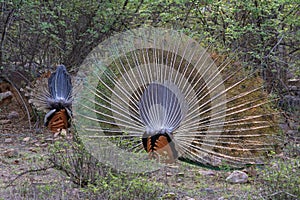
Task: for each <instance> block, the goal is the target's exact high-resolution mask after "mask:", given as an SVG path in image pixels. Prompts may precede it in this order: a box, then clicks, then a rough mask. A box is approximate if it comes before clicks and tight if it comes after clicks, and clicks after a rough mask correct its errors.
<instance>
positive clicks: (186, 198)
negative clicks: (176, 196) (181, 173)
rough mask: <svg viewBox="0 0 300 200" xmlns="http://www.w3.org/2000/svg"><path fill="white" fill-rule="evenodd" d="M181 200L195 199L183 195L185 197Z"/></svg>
mask: <svg viewBox="0 0 300 200" xmlns="http://www.w3.org/2000/svg"><path fill="white" fill-rule="evenodd" d="M183 200H195V199H194V198H192V197H189V196H185V197H183Z"/></svg>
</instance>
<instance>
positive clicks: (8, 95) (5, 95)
mask: <svg viewBox="0 0 300 200" xmlns="http://www.w3.org/2000/svg"><path fill="white" fill-rule="evenodd" d="M11 97H12V93H11V91H7V92H3V93H0V102H1V101H2V100H3V99H7V98H11Z"/></svg>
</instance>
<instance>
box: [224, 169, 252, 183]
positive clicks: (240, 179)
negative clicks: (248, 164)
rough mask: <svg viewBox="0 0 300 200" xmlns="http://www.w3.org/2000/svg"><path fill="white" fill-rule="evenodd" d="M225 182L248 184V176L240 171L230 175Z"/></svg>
mask: <svg viewBox="0 0 300 200" xmlns="http://www.w3.org/2000/svg"><path fill="white" fill-rule="evenodd" d="M226 181H227V182H229V183H247V182H248V175H247V174H246V173H245V172H242V171H233V172H232V174H230V175H229V176H228V177H227V178H226Z"/></svg>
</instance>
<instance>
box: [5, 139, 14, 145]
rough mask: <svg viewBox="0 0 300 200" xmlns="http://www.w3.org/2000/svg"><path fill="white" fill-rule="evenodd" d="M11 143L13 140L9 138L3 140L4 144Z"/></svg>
mask: <svg viewBox="0 0 300 200" xmlns="http://www.w3.org/2000/svg"><path fill="white" fill-rule="evenodd" d="M12 142H13V139H11V138H6V139H5V140H4V143H6V144H10V143H12Z"/></svg>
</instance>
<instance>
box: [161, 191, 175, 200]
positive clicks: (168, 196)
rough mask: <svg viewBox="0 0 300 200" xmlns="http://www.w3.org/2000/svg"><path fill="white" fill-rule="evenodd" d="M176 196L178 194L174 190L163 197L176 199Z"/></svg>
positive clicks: (170, 199)
mask: <svg viewBox="0 0 300 200" xmlns="http://www.w3.org/2000/svg"><path fill="white" fill-rule="evenodd" d="M176 197H177V195H176V194H175V193H174V192H168V193H165V194H164V195H163V196H162V199H167V200H175V199H176Z"/></svg>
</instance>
